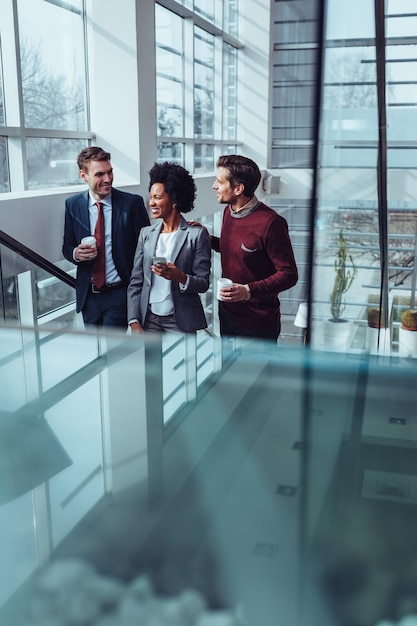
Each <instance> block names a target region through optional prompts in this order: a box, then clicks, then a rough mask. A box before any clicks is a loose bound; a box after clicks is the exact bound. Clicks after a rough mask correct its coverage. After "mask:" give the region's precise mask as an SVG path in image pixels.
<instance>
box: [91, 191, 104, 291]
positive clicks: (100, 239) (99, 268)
mask: <svg viewBox="0 0 417 626" xmlns="http://www.w3.org/2000/svg"><path fill="white" fill-rule="evenodd" d="M96 204H97V206H98V214H97V222H96V227H95V229H94V237H95V238H96V242H97V256H96V258H95V260H94V265H93V284H94V285H95V286H96V287H97V289H101V288H102V287H103V285H104V284H105V283H106V269H105V256H106V255H105V250H104V213H103V203H102V202H96Z"/></svg>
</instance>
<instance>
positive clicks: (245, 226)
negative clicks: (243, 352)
mask: <svg viewBox="0 0 417 626" xmlns="http://www.w3.org/2000/svg"><path fill="white" fill-rule="evenodd" d="M213 248H214V249H216V245H215V243H214V245H213ZM218 251H219V252H220V254H221V264H222V276H224V277H226V278H231V279H232V280H233V282H235V283H241V284H243V285H246V284H248V285H249V289H250V292H251V298H250V300H246V301H245V302H219V306H220V307H222V308H223V310H224V311H225V312H226V313H227V314H228V315H229V316H230V317H232V318H234V319H235V320H236V322H237V323H238V324H240V325H242V326H245V327H248V328H251V329H265V330H266V329H267V328H268V329H275V328H276V327H277V324H278V322H279V316H280V310H279V300H278V294H279V293H280V292H281V291H285V290H286V289H289V288H290V287H293V285H295V284H296V282H297V280H298V273H297V266H296V263H295V259H294V252H293V249H292V245H291V240H290V237H289V234H288V224H287V222H286V220H285V219H284V218H283V217H281V216H280V215H278V213H276V212H275V211H274V210H273V209H271V208H270V207H268V206H266V204H263V203H262V202H260V203H259V204H258V206H257V207H256V209H255V210H253V211H252V212H251V213H249V214H248V215H245V216H244V217H234V216H233V215H231V212H230V208H229V206H227V207H226V208H225V211H224V213H223V225H222V230H221V236H220V243H219V249H218Z"/></svg>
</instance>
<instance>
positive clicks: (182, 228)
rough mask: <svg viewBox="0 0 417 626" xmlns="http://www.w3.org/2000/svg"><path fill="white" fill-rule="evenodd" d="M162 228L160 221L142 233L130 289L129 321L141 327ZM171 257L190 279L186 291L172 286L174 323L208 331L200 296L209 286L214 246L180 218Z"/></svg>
mask: <svg viewBox="0 0 417 626" xmlns="http://www.w3.org/2000/svg"><path fill="white" fill-rule="evenodd" d="M161 228H162V220H158V222H157V223H156V224H154V225H152V226H148V227H145V228H142V230H141V231H140V235H139V240H138V245H137V248H136V254H135V260H134V263H133V270H132V274H131V277H130V282H129V286H128V289H127V319H128V320H132V319H137V320H139V322H140V324H141V325H142V326H143V324H144V322H145V318H146V313H147V311H148V306H149V294H150V290H151V280H152V270H151V265H152V257H153V256H155V249H156V244H157V241H158V237H159V233H160V232H161ZM172 257H173V258H172V262H173V263H174V264H175V265H176V266H177V267H178V268H179V269H180V270H181V271H183V272H185V274H187V275H188V276H189V277H190V281H189V284H188V288H187V289H186V290H181V289H180V287H179V283H177V282H175V281H172V283H171V294H172V299H173V302H174V316H175V322H176V324H177V326H178V328H179V329H180V330H181V331H183V332H195V331H196V330H198V329H201V328H206V327H207V320H206V316H205V315H204V310H203V306H202V304H201V300H200V296H199V295H198V294H199V293H204V292H206V291H207V289H208V287H209V276H210V266H211V244H210V237H209V235H208V233H207V231H206V229H205V228H202V227H201V226H190V225H189V224H188V223H187V222H186V220H185V219H184V218H183V217H182V216H181V221H180V224H179V227H178V236H177V240H176V244H175V249H174V252H173V255H172Z"/></svg>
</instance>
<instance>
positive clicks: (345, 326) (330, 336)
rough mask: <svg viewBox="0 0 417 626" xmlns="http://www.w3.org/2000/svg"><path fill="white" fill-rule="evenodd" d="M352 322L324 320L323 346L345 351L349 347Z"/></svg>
mask: <svg viewBox="0 0 417 626" xmlns="http://www.w3.org/2000/svg"><path fill="white" fill-rule="evenodd" d="M351 327H352V324H351V323H350V322H349V321H348V320H340V321H338V322H334V321H333V320H324V324H323V347H324V348H325V349H329V350H334V351H337V352H344V351H345V350H346V349H347V348H348V347H349V340H350V333H351Z"/></svg>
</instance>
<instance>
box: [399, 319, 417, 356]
mask: <svg viewBox="0 0 417 626" xmlns="http://www.w3.org/2000/svg"><path fill="white" fill-rule="evenodd" d="M398 353H399V355H400V356H411V357H414V358H417V309H415V308H414V309H406V310H405V311H403V312H402V314H401V326H400V330H399V335H398Z"/></svg>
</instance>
